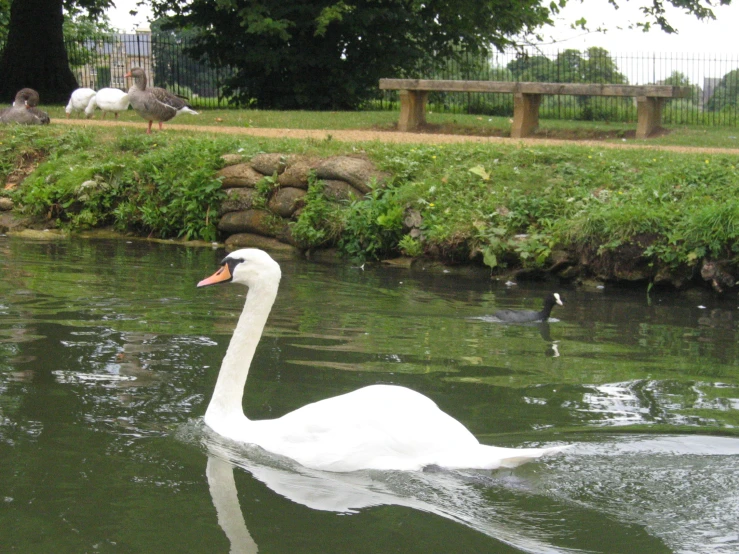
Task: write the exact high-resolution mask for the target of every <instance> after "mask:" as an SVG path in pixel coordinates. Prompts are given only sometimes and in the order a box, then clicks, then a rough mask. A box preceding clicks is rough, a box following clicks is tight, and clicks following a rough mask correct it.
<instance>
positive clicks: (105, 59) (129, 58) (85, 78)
mask: <svg viewBox="0 0 739 554" xmlns="http://www.w3.org/2000/svg"><path fill="white" fill-rule="evenodd" d="M66 46H67V54H68V56H69V63H70V67H71V69H72V71H73V72H74V74H75V76H76V77H77V82H78V83H79V85H80V86H81V87H89V88H93V89H95V90H99V89H101V88H104V87H113V88H120V89H123V90H126V88H127V86H128V84H130V83H126V79H125V77H124V75H125V74H126V73H127V72H128V71H129V70H130V69H131V68H132V67H141V68H143V69H144V70H145V71H146V73H147V75H148V76H149V79H150V82H153V84H154V85H155V86H158V87H163V88H166V89H167V90H170V91H171V92H174V93H175V94H178V95H180V96H183V97H186V98H188V99H189V100H190V103H191V104H193V105H194V106H199V107H208V108H225V107H228V106H229V99H228V98H226V97H225V95H224V86H223V85H224V80H225V79H226V78H227V77H228V76H229V75H230V70H229V69H228V68H222V67H219V66H218V65H217V64H214V63H210V62H209V60H208V59H207V58H206V59H196V58H195V57H193V56H191V55H189V54H188V47H189V46H190V44H188V42H187V41H186V40H183V39H180V38H177V37H175V36H172V35H169V34H163V35H157V34H150V33H136V34H120V35H112V36H110V37H107V38H105V39H102V40H98V41H85V42H81V43H80V42H67V44H66Z"/></svg>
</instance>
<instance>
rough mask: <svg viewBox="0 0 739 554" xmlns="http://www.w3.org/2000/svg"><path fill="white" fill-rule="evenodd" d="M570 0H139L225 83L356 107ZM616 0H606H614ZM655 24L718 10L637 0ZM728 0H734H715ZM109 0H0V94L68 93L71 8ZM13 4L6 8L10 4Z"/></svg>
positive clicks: (285, 104)
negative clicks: (670, 14)
mask: <svg viewBox="0 0 739 554" xmlns="http://www.w3.org/2000/svg"><path fill="white" fill-rule="evenodd" d="M567 1H568V0H555V1H553V2H549V1H546V0H519V1H517V2H511V1H510V0H297V1H291V2H284V1H282V0H185V1H184V2H182V1H181V0H142V3H151V4H152V7H153V8H154V10H155V13H157V14H158V15H159V16H164V15H169V14H172V15H173V18H172V25H173V26H175V27H178V28H180V29H190V30H192V31H193V32H195V33H196V36H197V44H196V47H195V48H194V49H193V50H192V55H193V56H194V57H195V58H197V59H201V58H202V57H203V56H204V55H205V54H208V55H209V56H210V59H211V60H213V61H215V62H217V63H218V64H220V65H222V66H230V67H232V68H233V69H234V71H235V72H234V74H233V77H232V78H230V80H229V82H228V85H229V86H230V88H231V92H232V93H233V95H234V96H235V98H237V99H239V100H240V101H241V102H251V101H252V99H257V101H258V104H259V105H260V106H261V107H274V108H311V109H330V108H350V107H355V106H357V105H358V104H360V103H361V102H362V100H364V99H366V98H367V96H368V94H371V91H373V90H376V87H377V80H378V79H379V78H380V77H386V76H396V75H401V74H403V73H404V72H406V73H407V72H408V71H410V70H412V69H413V68H414V67H416V64H417V63H418V62H419V61H420V60H423V59H424V58H425V57H428V56H442V57H443V56H449V55H452V54H453V53H454V52H455V51H460V50H464V51H467V52H473V53H474V52H483V51H485V50H487V49H489V48H499V49H500V48H503V47H504V46H508V45H511V44H515V43H516V40H517V38H516V37H520V36H522V35H526V34H529V33H533V32H535V31H536V30H537V29H538V28H539V27H541V26H542V25H546V24H548V23H550V22H551V15H552V14H553V13H557V12H558V11H559V10H560V9H561V7H563V6H564V5H565V4H566V3H567ZM620 1H625V0H609V2H610V3H611V4H613V5H614V6H615V7H618V4H619V3H620ZM637 1H639V2H640V3H642V4H643V7H642V12H643V14H644V18H645V20H644V21H643V22H641V23H640V24H641V25H642V26H643V27H644V28H646V29H648V28H650V27H652V26H657V27H660V28H661V29H662V30H664V31H666V32H675V29H674V28H673V27H672V26H671V25H670V23H669V21H668V20H667V17H666V7H668V6H670V5H671V6H674V7H677V8H679V9H681V10H683V11H685V12H687V13H691V14H693V15H694V16H696V17H697V18H699V19H712V18H714V15H713V12H712V10H711V7H712V6H713V5H714V4H715V0H637ZM718 2H719V3H720V4H728V3H730V0H718ZM112 5H113V0H0V43H2V41H3V37H7V38H6V42H5V46H4V49H3V52H2V56H1V57H0V74H2V75H3V80H2V81H0V95H7V94H11V95H12V94H14V93H15V91H16V90H17V89H18V88H21V87H23V86H32V87H34V88H37V89H39V92H41V93H42V99H43V100H45V101H50V100H61V99H63V98H64V97H65V96H66V95H67V94H69V92H70V90H71V88H74V86H76V83H75V81H74V76H73V75H72V73H71V72H70V71H69V68H68V65H69V60H68V59H67V55H66V52H65V50H64V47H63V35H62V25H63V21H64V17H65V16H64V15H63V10H64V13H67V14H71V13H75V10H79V11H81V12H84V13H86V14H87V15H89V16H90V17H92V18H93V19H96V18H99V17H100V16H101V15H102V14H103V13H104V12H105V10H106V9H107V8H109V7H110V6H112ZM8 6H9V7H10V10H8V9H7V8H8Z"/></svg>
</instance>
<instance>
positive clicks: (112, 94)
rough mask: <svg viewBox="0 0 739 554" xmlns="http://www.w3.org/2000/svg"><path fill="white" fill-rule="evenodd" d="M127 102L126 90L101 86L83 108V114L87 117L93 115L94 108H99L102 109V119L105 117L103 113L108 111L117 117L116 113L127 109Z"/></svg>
mask: <svg viewBox="0 0 739 554" xmlns="http://www.w3.org/2000/svg"><path fill="white" fill-rule="evenodd" d="M128 104H129V102H128V93H127V92H124V91H122V90H121V89H119V88H101V89H100V90H99V91H97V93H96V94H95V96H93V97H92V98H90V101H89V102H88V104H87V107H86V108H85V115H86V116H87V118H88V119H89V118H91V117H93V116H94V115H95V108H100V109H101V110H102V111H103V117H102V118H103V119H105V114H106V113H108V112H113V113H114V114H115V118H116V119H118V114H119V113H120V112H125V111H126V110H127V109H128Z"/></svg>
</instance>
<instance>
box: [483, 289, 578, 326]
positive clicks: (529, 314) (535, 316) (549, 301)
mask: <svg viewBox="0 0 739 554" xmlns="http://www.w3.org/2000/svg"><path fill="white" fill-rule="evenodd" d="M555 305H558V306H564V302H563V301H562V297H561V296H560V295H559V293H558V292H553V293H551V294H548V295H547V296H546V297H544V307H543V308H542V309H541V310H540V311H538V312H537V311H535V310H498V311H497V312H495V313H493V316H492V317H493V319H495V320H496V321H502V322H506V323H529V322H533V321H547V320H548V319H549V315H550V314H551V313H552V308H554V306H555Z"/></svg>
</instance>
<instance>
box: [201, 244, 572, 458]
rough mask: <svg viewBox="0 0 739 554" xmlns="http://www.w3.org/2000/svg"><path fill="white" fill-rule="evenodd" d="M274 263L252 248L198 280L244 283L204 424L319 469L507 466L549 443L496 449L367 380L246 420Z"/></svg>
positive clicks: (423, 400)
mask: <svg viewBox="0 0 739 554" xmlns="http://www.w3.org/2000/svg"><path fill="white" fill-rule="evenodd" d="M280 276H281V272H280V266H279V265H278V264H277V262H275V261H274V260H273V259H272V258H271V257H270V256H269V255H268V254H267V253H266V252H263V251H262V250H257V249H254V248H245V249H242V250H236V251H234V252H232V253H230V254H229V255H228V256H226V257H225V258H224V260H223V262H222V263H221V268H220V269H219V270H218V271H216V273H214V274H213V275H212V276H210V277H208V278H206V279H203V280H202V281H200V282H199V283H198V287H204V286H208V285H216V284H222V283H231V282H233V283H240V284H242V285H246V286H247V287H248V288H249V290H248V294H247V296H246V303H245V305H244V309H243V312H242V313H241V316H240V318H239V321H238V323H237V324H236V329H235V330H234V332H233V336H232V338H231V342H230V344H229V346H228V350H227V351H226V355H225V357H224V358H223V364H222V365H221V370H220V372H219V374H218V379H217V381H216V385H215V389H214V391H213V396H212V398H211V401H210V404H209V405H208V409H207V410H206V412H205V423H206V425H208V427H210V428H211V429H212V430H213V431H215V432H216V433H218V434H219V435H221V436H223V437H226V438H227V439H230V440H233V441H237V442H240V443H247V444H254V445H257V446H260V447H262V448H263V449H265V450H267V451H269V452H272V453H274V454H278V455H280V456H286V457H288V458H292V459H293V460H295V461H297V462H299V463H300V464H302V465H303V466H305V467H309V468H314V469H319V470H325V471H338V472H346V471H357V470H363V469H365V470H366V469H376V470H420V469H423V468H424V467H426V466H430V465H436V466H440V467H444V468H449V469H463V468H468V469H473V468H477V469H495V468H499V467H515V466H517V465H520V464H523V463H525V462H528V461H531V460H534V459H536V458H539V457H541V456H544V455H547V454H553V453H555V452H559V451H561V450H562V449H563V448H565V447H562V446H555V447H551V448H521V449H516V448H498V447H495V446H487V445H483V444H480V443H479V442H478V440H477V439H476V438H475V436H474V435H473V434H472V433H470V432H469V431H468V430H467V429H466V428H465V427H464V426H463V425H462V424H461V423H460V422H459V421H457V420H455V419H454V418H452V417H451V416H449V415H447V414H446V413H444V412H442V411H441V410H440V409H439V408H438V407H437V406H436V404H435V403H434V402H433V401H432V400H430V399H429V398H427V397H425V396H423V395H422V394H420V393H417V392H414V391H412V390H410V389H407V388H405V387H399V386H394V385H370V386H367V387H364V388H361V389H358V390H355V391H353V392H350V393H347V394H342V395H340V396H335V397H333V398H328V399H326V400H321V401H319V402H315V403H312V404H308V405H306V406H303V407H302V408H299V409H297V410H295V411H293V412H290V413H288V414H286V415H284V416H282V417H280V418H277V419H269V420H258V421H252V420H249V419H247V417H246V416H245V415H244V411H243V408H242V398H243V393H244V385H245V384H246V378H247V375H248V373H249V366H250V365H251V361H252V358H253V357H254V352H255V350H256V348H257V344H258V343H259V339H260V337H261V335H262V331H263V330H264V326H265V324H266V322H267V317H268V316H269V312H270V310H271V309H272V305H273V303H274V301H275V298H276V296H277V289H278V287H279V283H280Z"/></svg>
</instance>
